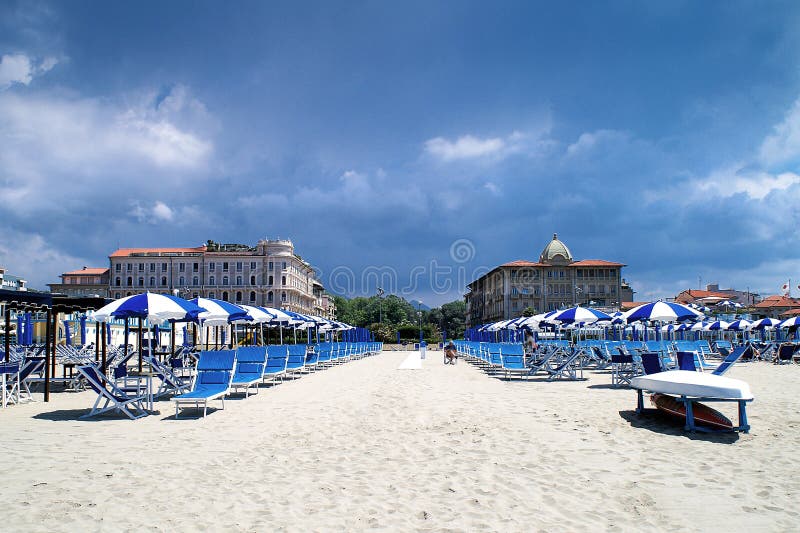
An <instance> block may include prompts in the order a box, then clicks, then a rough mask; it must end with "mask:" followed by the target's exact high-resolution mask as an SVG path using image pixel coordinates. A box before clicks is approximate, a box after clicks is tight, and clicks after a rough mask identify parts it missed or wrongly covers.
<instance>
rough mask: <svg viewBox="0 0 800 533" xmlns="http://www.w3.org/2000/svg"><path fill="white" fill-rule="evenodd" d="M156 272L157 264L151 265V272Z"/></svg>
mask: <svg viewBox="0 0 800 533" xmlns="http://www.w3.org/2000/svg"><path fill="white" fill-rule="evenodd" d="M155 271H156V264H155V263H150V272H155Z"/></svg>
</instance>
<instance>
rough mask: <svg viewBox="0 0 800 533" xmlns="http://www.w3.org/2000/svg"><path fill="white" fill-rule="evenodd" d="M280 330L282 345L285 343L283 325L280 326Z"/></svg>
mask: <svg viewBox="0 0 800 533" xmlns="http://www.w3.org/2000/svg"><path fill="white" fill-rule="evenodd" d="M278 330H279V331H280V332H281V345H283V326H278Z"/></svg>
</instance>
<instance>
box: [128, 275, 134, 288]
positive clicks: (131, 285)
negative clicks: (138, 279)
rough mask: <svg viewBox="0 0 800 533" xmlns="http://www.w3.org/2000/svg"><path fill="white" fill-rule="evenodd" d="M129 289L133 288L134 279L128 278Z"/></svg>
mask: <svg viewBox="0 0 800 533" xmlns="http://www.w3.org/2000/svg"><path fill="white" fill-rule="evenodd" d="M127 285H128V287H133V278H132V277H130V276H128V284H127Z"/></svg>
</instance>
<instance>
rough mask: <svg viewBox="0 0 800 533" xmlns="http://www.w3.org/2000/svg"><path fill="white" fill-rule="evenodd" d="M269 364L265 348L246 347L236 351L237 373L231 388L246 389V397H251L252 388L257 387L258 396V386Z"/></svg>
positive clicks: (234, 375)
mask: <svg viewBox="0 0 800 533" xmlns="http://www.w3.org/2000/svg"><path fill="white" fill-rule="evenodd" d="M266 364H267V348H266V347H265V346H244V347H241V348H239V349H238V350H236V372H234V374H233V380H232V381H231V388H232V389H234V390H238V389H240V388H243V389H244V396H245V398H247V397H248V396H250V387H252V386H255V388H256V394H258V384H259V383H260V382H261V380H262V379H263V378H264V367H265V366H266Z"/></svg>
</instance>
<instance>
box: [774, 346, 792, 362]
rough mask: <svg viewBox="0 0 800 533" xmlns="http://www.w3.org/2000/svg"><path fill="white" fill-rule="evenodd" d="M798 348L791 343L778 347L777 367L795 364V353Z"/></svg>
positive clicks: (775, 360)
mask: <svg viewBox="0 0 800 533" xmlns="http://www.w3.org/2000/svg"><path fill="white" fill-rule="evenodd" d="M796 349H797V347H796V346H795V345H794V344H792V343H790V342H785V343H783V344H781V345H780V346H778V352H777V353H776V354H775V359H774V363H775V364H776V365H790V364H792V363H794V352H795V350H796Z"/></svg>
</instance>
